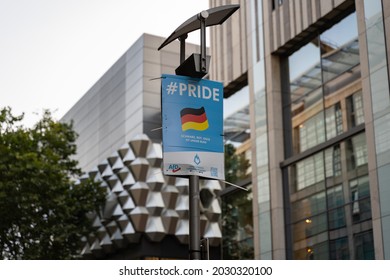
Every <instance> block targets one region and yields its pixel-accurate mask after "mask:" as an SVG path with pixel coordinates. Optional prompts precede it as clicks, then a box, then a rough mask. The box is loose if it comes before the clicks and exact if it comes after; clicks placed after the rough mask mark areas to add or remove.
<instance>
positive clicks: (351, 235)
mask: <svg viewBox="0 0 390 280" xmlns="http://www.w3.org/2000/svg"><path fill="white" fill-rule="evenodd" d="M236 3H239V4H240V6H241V8H240V13H239V14H237V15H234V16H233V18H232V21H231V22H230V23H229V24H226V25H223V26H220V27H217V28H215V29H214V30H213V31H212V33H211V41H212V44H211V51H212V60H213V61H212V65H213V66H212V67H214V68H213V69H212V71H211V79H216V80H222V81H224V83H225V95H226V97H228V96H234V94H235V93H236V92H240V91H241V90H242V88H245V87H247V88H248V90H249V101H248V104H247V109H248V110H247V112H248V114H247V115H248V119H250V129H246V130H245V131H246V133H247V134H248V132H249V131H250V141H249V145H250V146H251V148H250V154H251V174H252V176H251V180H250V181H251V183H250V184H251V189H252V196H253V208H252V216H253V234H252V238H253V240H252V241H253V248H254V258H255V259H390V215H389V214H390V208H389V207H390V206H389V205H390V204H389V200H390V177H389V174H390V140H389V139H390V125H389V124H390V122H389V120H390V119H389V118H390V93H389V64H388V55H387V54H388V53H389V47H388V46H389V45H390V44H389V42H388V39H387V38H390V37H389V36H387V35H389V30H390V26H389V24H390V23H389V16H390V3H389V2H388V1H381V0H374V1H372V0H370V1H369V0H356V1H353V0H349V1H348V0H339V1H336V0H334V1H327V0H267V1H265V0H263V1H261V0H240V1H238V0H237V1H228V0H210V5H211V6H212V7H214V6H220V5H226V4H236ZM246 150H248V149H246ZM241 201H242V197H241V196H240V195H236V196H234V195H233V196H232V197H231V198H229V199H227V201H226V205H227V206H226V207H228V209H227V210H229V211H231V212H232V213H233V212H234V211H232V209H234V207H232V209H230V208H229V205H236V207H237V208H236V209H242V208H241V207H239V206H238V205H239V204H240V203H241ZM223 207H224V204H223ZM237 212H239V211H237ZM233 214H238V213H233ZM248 214H249V213H248ZM239 220H240V221H244V220H245V217H241V218H240V219H239ZM240 223H241V224H240V226H241V227H242V228H241V230H242V231H244V229H245V227H244V226H243V225H242V224H243V223H242V222H240ZM236 239H237V240H244V239H243V238H241V239H240V238H238V237H237V238H236ZM252 241H251V242H252ZM230 249H231V248H230ZM237 250H238V249H237ZM244 251H245V250H244V249H242V250H241V252H244ZM232 254H233V255H234V254H236V255H237V254H238V255H239V254H240V253H239V252H235V253H232Z"/></svg>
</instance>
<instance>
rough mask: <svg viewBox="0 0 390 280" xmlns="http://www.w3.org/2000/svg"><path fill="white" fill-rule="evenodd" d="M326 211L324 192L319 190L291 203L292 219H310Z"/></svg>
mask: <svg viewBox="0 0 390 280" xmlns="http://www.w3.org/2000/svg"><path fill="white" fill-rule="evenodd" d="M325 211H326V200H325V192H321V193H318V194H315V195H312V196H310V197H307V198H304V199H302V200H299V201H297V202H294V203H293V204H292V220H293V221H294V222H295V221H298V220H302V219H310V217H312V216H315V215H317V214H319V213H321V212H325Z"/></svg>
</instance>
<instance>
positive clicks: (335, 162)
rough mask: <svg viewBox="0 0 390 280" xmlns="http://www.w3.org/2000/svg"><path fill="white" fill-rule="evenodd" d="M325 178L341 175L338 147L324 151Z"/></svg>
mask: <svg viewBox="0 0 390 280" xmlns="http://www.w3.org/2000/svg"><path fill="white" fill-rule="evenodd" d="M325 172H326V178H330V177H334V176H340V175H341V150H340V145H335V146H333V147H332V148H329V149H326V150H325Z"/></svg>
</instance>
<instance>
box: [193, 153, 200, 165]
mask: <svg viewBox="0 0 390 280" xmlns="http://www.w3.org/2000/svg"><path fill="white" fill-rule="evenodd" d="M194 162H195V164H196V165H199V164H200V157H199V156H198V154H196V155H195V157H194Z"/></svg>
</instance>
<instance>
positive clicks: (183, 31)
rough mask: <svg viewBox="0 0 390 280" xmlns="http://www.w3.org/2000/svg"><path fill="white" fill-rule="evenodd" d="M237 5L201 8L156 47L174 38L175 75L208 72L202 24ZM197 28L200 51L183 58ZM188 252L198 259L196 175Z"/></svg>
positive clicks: (219, 19) (225, 16)
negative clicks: (176, 45)
mask: <svg viewBox="0 0 390 280" xmlns="http://www.w3.org/2000/svg"><path fill="white" fill-rule="evenodd" d="M239 8H240V5H226V6H220V7H215V8H211V9H208V10H206V11H202V12H200V13H199V14H197V15H195V16H193V17H191V18H190V19H188V20H187V21H185V22H184V23H183V24H182V25H180V26H179V27H178V28H177V29H176V30H175V31H174V32H173V33H172V34H171V35H170V36H169V37H168V38H167V39H166V40H165V41H164V42H163V43H162V44H161V46H160V47H159V48H158V50H161V49H162V48H163V47H165V46H166V45H168V44H169V43H171V42H172V41H174V40H176V39H178V40H179V41H180V65H179V67H178V68H176V71H175V72H176V75H181V76H189V77H193V78H202V77H204V76H205V75H206V74H207V73H208V68H209V64H210V63H209V61H210V56H208V55H207V54H206V27H207V26H213V25H219V24H222V23H223V22H225V20H227V19H228V18H229V17H230V16H231V15H232V14H233V13H234V12H235V11H236V10H238V9H239ZM198 29H200V50H201V52H200V54H192V55H191V56H190V57H188V58H187V59H185V40H186V38H187V34H188V33H189V32H192V31H195V30H198ZM188 177H189V239H190V242H189V255H190V259H192V260H200V259H201V248H200V246H201V240H200V237H201V236H200V205H199V203H200V198H199V176H198V175H189V176H188Z"/></svg>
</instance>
